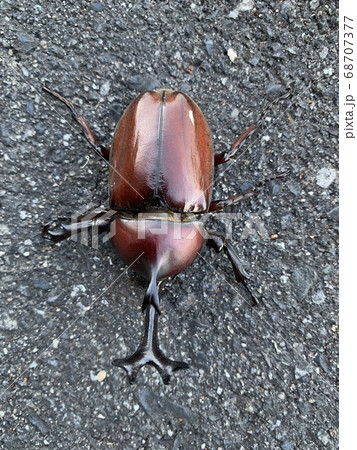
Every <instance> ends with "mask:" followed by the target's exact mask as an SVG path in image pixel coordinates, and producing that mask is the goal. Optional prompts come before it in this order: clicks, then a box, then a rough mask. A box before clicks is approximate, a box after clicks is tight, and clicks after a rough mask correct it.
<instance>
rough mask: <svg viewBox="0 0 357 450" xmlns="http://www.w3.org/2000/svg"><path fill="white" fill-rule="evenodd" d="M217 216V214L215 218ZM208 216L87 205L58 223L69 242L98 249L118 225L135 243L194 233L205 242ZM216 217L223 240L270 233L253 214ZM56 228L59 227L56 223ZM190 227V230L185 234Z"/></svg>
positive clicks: (267, 238)
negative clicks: (133, 236)
mask: <svg viewBox="0 0 357 450" xmlns="http://www.w3.org/2000/svg"><path fill="white" fill-rule="evenodd" d="M218 214H219V215H218ZM210 217H211V214H203V215H197V214H191V213H188V214H184V215H183V214H181V213H172V212H161V211H157V212H152V211H150V212H140V213H137V214H136V213H130V214H129V213H121V212H119V211H115V210H112V209H104V208H98V207H96V206H95V204H93V203H90V204H88V205H85V206H84V207H83V208H81V209H80V210H79V211H78V212H77V213H75V214H72V216H71V218H70V223H69V219H67V223H64V222H61V223H60V226H61V227H62V229H63V230H64V231H65V232H66V233H67V235H69V237H70V239H71V240H73V241H75V242H79V243H81V244H82V245H85V246H88V247H91V248H94V249H98V247H99V242H100V241H101V242H103V243H105V242H108V241H109V240H110V239H111V238H112V237H113V236H114V235H115V234H116V233H117V227H118V226H123V224H125V226H128V227H130V229H131V231H132V232H133V233H136V237H137V239H138V240H140V239H143V240H145V239H149V238H150V237H152V236H166V235H168V234H170V238H171V239H174V240H176V239H177V240H182V239H186V240H189V239H194V238H195V236H196V235H197V233H201V234H202V236H203V237H204V238H205V239H207V238H208V237H209V233H207V231H206V228H205V225H206V224H207V221H208V220H209V219H210ZM216 217H217V218H218V219H219V221H220V223H221V227H220V233H221V235H222V237H224V239H226V240H237V239H239V238H240V239H243V240H244V239H248V237H249V236H251V237H252V238H254V239H263V240H269V234H268V232H267V230H266V227H265V224H264V221H263V220H262V218H261V217H260V216H259V215H258V214H256V213H254V214H251V215H250V216H249V217H248V218H245V217H243V215H242V214H241V213H225V212H220V213H216ZM239 221H240V222H242V221H244V226H243V227H241V229H242V231H241V233H240V236H237V234H236V233H234V225H235V224H236V223H237V222H239ZM57 225H58V224H57ZM188 225H190V226H191V227H190V228H191V229H190V230H189V232H188V231H187V227H188Z"/></svg>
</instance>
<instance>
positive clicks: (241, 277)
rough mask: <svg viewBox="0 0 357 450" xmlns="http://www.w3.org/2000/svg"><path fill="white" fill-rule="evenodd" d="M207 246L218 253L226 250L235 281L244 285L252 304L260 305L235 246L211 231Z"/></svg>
mask: <svg viewBox="0 0 357 450" xmlns="http://www.w3.org/2000/svg"><path fill="white" fill-rule="evenodd" d="M207 245H209V246H210V247H213V248H214V250H215V251H216V252H217V253H218V252H221V251H222V250H224V252H225V253H226V254H227V256H228V258H229V260H230V262H231V264H232V267H233V271H234V275H235V279H236V280H237V282H238V283H242V284H243V286H244V287H245V289H246V290H247V292H248V293H249V295H250V297H251V299H252V303H253V305H254V306H256V305H258V303H259V302H258V299H257V298H256V296H255V295H254V294H253V293H252V291H251V290H250V288H249V286H248V285H247V281H248V280H249V278H248V275H247V273H246V271H245V270H244V267H243V264H242V262H241V261H240V259H239V257H238V255H237V252H236V250H235V248H234V247H233V245H232V244H231V243H230V242H227V241H226V240H225V239H224V237H223V236H221V235H220V234H217V233H214V232H211V231H209V238H208V240H207Z"/></svg>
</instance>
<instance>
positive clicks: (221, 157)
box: [214, 92, 291, 166]
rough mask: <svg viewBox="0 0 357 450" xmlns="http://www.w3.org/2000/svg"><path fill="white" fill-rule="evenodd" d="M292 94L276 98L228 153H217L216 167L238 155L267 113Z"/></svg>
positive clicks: (288, 93) (215, 157)
mask: <svg viewBox="0 0 357 450" xmlns="http://www.w3.org/2000/svg"><path fill="white" fill-rule="evenodd" d="M290 95H291V94H290V92H287V93H285V94H283V95H281V96H280V97H278V98H276V99H275V100H273V101H272V102H271V103H269V105H267V106H266V107H265V108H264V109H263V110H262V111H261V112H260V114H259V116H258V118H257V120H256V124H255V125H250V126H249V127H248V128H247V129H246V130H244V131H243V133H242V134H241V135H240V136H239V137H238V139H236V140H235V141H234V142H233V144H232V145H231V148H230V149H229V150H228V151H226V152H221V153H217V154H216V155H214V165H215V166H218V165H219V164H223V163H225V162H227V161H229V160H230V159H231V158H233V157H234V156H235V155H236V153H237V152H238V150H239V149H240V147H241V146H242V145H243V144H244V142H245V141H246V139H247V138H248V137H249V136H250V135H252V134H253V133H255V132H256V131H257V129H258V128H259V127H260V126H261V125H262V123H263V119H264V117H265V116H266V113H267V112H268V111H269V110H270V109H271V108H272V107H273V106H274V105H275V104H276V103H277V102H280V101H281V100H285V99H287V98H288V97H290Z"/></svg>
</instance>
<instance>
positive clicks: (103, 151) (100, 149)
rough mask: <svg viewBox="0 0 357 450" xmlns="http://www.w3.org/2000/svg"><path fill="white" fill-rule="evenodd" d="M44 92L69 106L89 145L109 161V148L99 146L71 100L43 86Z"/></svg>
mask: <svg viewBox="0 0 357 450" xmlns="http://www.w3.org/2000/svg"><path fill="white" fill-rule="evenodd" d="M43 90H44V91H45V92H48V93H49V94H51V95H52V96H53V97H55V98H57V99H58V100H59V101H61V102H62V103H63V104H65V105H66V106H67V108H68V109H69V110H70V111H71V114H72V117H73V119H74V120H75V121H76V122H77V123H78V124H79V125H80V126H81V128H82V130H83V132H84V136H85V138H86V140H87V142H88V144H89V145H90V146H91V147H92V149H93V150H94V151H95V152H96V153H97V154H98V155H99V156H101V157H102V158H104V159H106V160H109V153H110V150H109V148H107V147H104V146H102V145H98V144H97V139H96V137H95V134H94V133H93V131H92V130H91V128H90V127H89V125H88V123H87V121H86V120H85V119H84V117H82V116H80V115H79V114H78V113H77V111H76V110H75V108H74V106H73V105H72V103H71V102H70V101H69V100H67V99H66V98H65V97H63V96H62V95H61V94H59V93H58V92H56V91H54V90H52V89H50V88H49V87H48V86H43Z"/></svg>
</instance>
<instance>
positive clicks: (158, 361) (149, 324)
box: [112, 305, 189, 384]
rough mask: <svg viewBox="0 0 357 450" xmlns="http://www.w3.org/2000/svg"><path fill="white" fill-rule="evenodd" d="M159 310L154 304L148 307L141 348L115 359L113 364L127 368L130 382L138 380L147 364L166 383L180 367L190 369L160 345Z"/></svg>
mask: <svg viewBox="0 0 357 450" xmlns="http://www.w3.org/2000/svg"><path fill="white" fill-rule="evenodd" d="M158 317H159V316H158V312H157V310H156V309H155V307H154V306H152V305H149V306H148V307H147V308H146V316H145V331H144V337H143V339H142V341H141V344H140V345H139V348H138V349H137V350H136V352H135V353H133V354H132V355H131V356H129V357H128V358H123V359H115V360H114V361H113V362H112V364H113V365H114V366H117V367H121V368H123V369H125V371H126V373H127V376H128V380H129V383H130V384H133V383H134V382H135V381H136V377H137V375H138V372H139V370H140V369H141V368H142V367H143V366H145V365H146V364H148V365H151V366H154V367H155V368H156V369H157V370H158V371H159V373H160V375H161V378H162V381H163V382H164V384H169V383H170V379H171V376H172V374H173V373H174V372H176V371H177V370H180V369H188V367H189V366H188V364H187V363H185V362H183V361H174V360H172V359H169V358H167V357H166V356H165V355H164V354H163V353H162V351H161V350H160V348H159V345H158V336H157V329H158Z"/></svg>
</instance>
